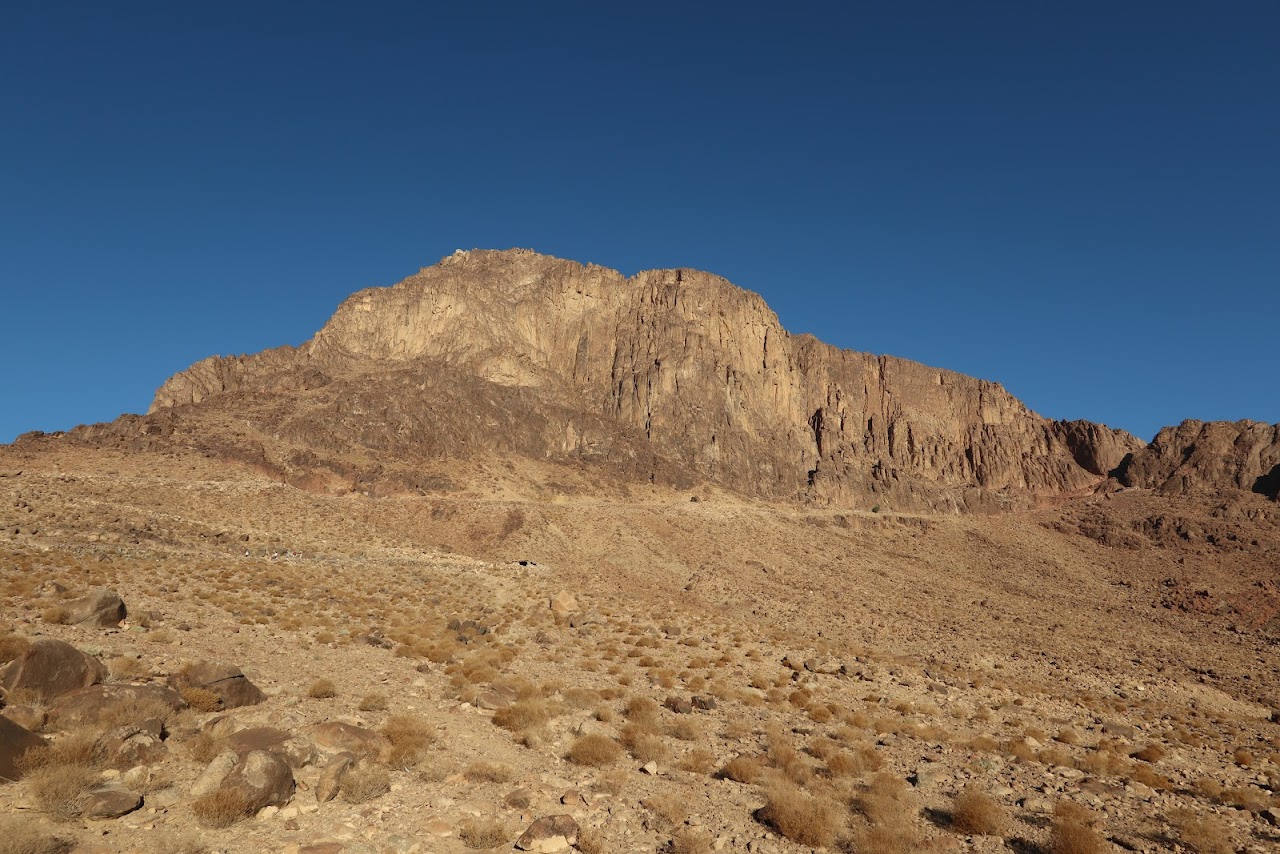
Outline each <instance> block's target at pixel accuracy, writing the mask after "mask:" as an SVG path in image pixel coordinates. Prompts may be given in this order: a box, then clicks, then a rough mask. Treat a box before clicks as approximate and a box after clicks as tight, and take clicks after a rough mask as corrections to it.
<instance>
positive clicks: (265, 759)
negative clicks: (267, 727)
mask: <svg viewBox="0 0 1280 854" xmlns="http://www.w3.org/2000/svg"><path fill="white" fill-rule="evenodd" d="M219 788H223V789H238V790H239V791H240V792H241V793H242V794H243V795H244V796H245V800H246V802H247V803H248V805H249V810H250V811H251V812H254V813H256V812H257V811H258V810H260V809H262V808H263V807H266V806H277V807H279V806H284V805H285V804H287V803H289V799H290V798H291V797H293V789H294V781H293V772H292V771H290V770H289V765H288V763H286V762H285V761H284V760H283V759H281V758H280V757H279V756H275V755H274V754H271V753H268V752H266V751H265V750H255V751H253V752H252V753H250V754H249V755H247V756H245V757H244V759H242V760H241V761H240V762H237V763H236V765H235V767H234V768H232V769H231V773H230V774H228V775H227V776H226V779H224V780H223V781H222V785H221V786H220V787H219Z"/></svg>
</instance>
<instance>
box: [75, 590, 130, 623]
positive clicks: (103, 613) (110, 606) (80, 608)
mask: <svg viewBox="0 0 1280 854" xmlns="http://www.w3.org/2000/svg"><path fill="white" fill-rule="evenodd" d="M62 608H63V622H66V623H69V624H71V625H76V626H85V627H97V628H114V627H116V626H118V625H120V621H121V620H123V619H124V618H125V616H126V614H127V613H128V612H127V610H126V609H125V606H124V600H123V599H121V598H120V594H119V593H117V592H116V591H114V590H111V589H109V588H106V587H96V588H94V589H93V590H90V591H89V592H88V593H86V594H85V595H83V596H81V597H80V598H79V599H72V600H71V601H69V602H64V603H63V604H62Z"/></svg>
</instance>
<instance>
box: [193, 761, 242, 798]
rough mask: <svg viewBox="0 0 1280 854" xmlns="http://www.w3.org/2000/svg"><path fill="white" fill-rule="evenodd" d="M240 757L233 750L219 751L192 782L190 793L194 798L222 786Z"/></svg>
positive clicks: (211, 792)
mask: <svg viewBox="0 0 1280 854" xmlns="http://www.w3.org/2000/svg"><path fill="white" fill-rule="evenodd" d="M238 760H239V757H237V756H236V754H235V751H233V750H224V751H223V752H222V753H219V754H218V755H217V756H215V757H214V758H213V760H212V761H210V762H209V764H208V765H206V766H205V769H204V770H203V771H201V772H200V776H199V777H197V778H196V780H195V782H194V783H192V784H191V789H190V795H191V798H192V800H194V799H196V798H202V797H204V796H205V795H210V794H213V793H214V792H216V791H218V789H220V788H222V781H223V780H225V779H226V778H227V775H228V774H230V773H231V769H232V768H235V766H236V762H237V761H238Z"/></svg>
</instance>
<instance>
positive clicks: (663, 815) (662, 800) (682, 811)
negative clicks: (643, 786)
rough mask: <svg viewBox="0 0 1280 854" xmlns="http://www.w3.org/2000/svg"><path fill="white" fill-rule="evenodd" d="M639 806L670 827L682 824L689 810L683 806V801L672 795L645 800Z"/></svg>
mask: <svg viewBox="0 0 1280 854" xmlns="http://www.w3.org/2000/svg"><path fill="white" fill-rule="evenodd" d="M640 804H641V806H643V807H644V808H645V809H647V810H648V811H649V812H651V813H653V814H654V815H656V816H657V817H658V818H660V819H662V820H663V821H665V822H666V823H667V824H669V825H672V826H674V825H679V824H684V820H685V819H686V818H688V817H689V808H688V807H686V806H685V803H684V800H682V799H681V798H679V797H676V796H674V795H659V796H656V797H652V798H645V799H644V800H643V801H641V802H640Z"/></svg>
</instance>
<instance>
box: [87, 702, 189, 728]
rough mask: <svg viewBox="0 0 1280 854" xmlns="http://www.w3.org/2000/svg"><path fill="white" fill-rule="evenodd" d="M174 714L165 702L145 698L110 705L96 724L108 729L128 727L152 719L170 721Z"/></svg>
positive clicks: (100, 715) (102, 712)
mask: <svg viewBox="0 0 1280 854" xmlns="http://www.w3.org/2000/svg"><path fill="white" fill-rule="evenodd" d="M173 713H174V710H173V708H172V707H171V706H170V705H169V704H168V703H166V702H164V701H163V700H158V699H156V698H155V697H143V698H141V699H127V700H120V701H117V702H114V703H108V704H107V705H106V706H104V707H103V708H102V709H101V710H100V711H99V712H98V714H97V717H96V719H95V722H96V723H97V724H98V725H99V726H101V727H106V728H110V727H118V726H126V725H128V724H136V723H138V722H139V721H145V720H151V719H154V720H158V721H161V722H164V721H167V720H169V718H171V717H172V716H173Z"/></svg>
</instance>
